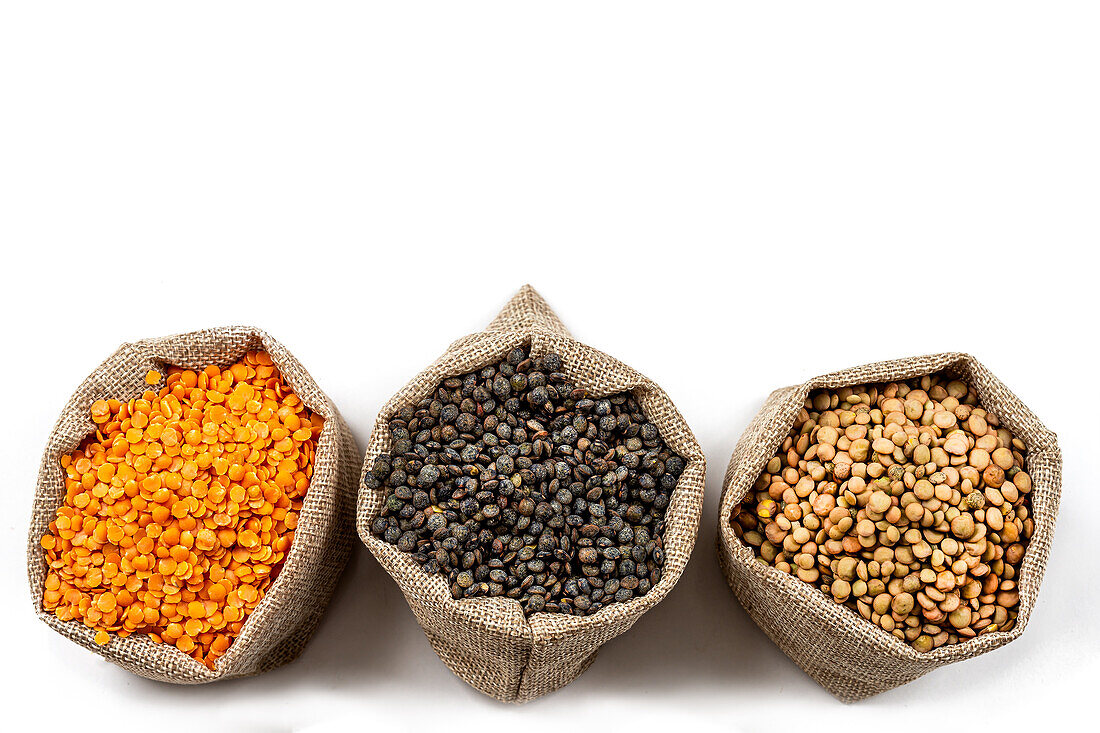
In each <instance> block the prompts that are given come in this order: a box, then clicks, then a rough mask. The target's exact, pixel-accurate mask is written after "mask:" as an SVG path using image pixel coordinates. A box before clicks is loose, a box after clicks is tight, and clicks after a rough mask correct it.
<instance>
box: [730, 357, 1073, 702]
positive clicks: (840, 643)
mask: <svg viewBox="0 0 1100 733" xmlns="http://www.w3.org/2000/svg"><path fill="white" fill-rule="evenodd" d="M941 369H942V370H947V371H949V372H951V373H953V374H955V375H957V376H958V377H960V378H961V379H963V380H965V381H966V382H967V383H968V384H969V385H970V386H971V387H973V388H974V389H976V390H977V392H978V396H979V398H980V401H981V404H982V406H983V407H985V408H986V409H987V410H989V411H990V412H992V413H993V414H995V415H996V416H997V417H998V418H1000V420H1001V424H1002V425H1004V426H1005V427H1006V428H1008V429H1009V430H1011V431H1012V433H1013V435H1015V436H1016V437H1018V438H1020V439H1021V440H1022V441H1024V443H1025V444H1026V445H1027V448H1028V454H1027V471H1028V473H1029V474H1030V475H1031V478H1032V480H1033V489H1032V492H1031V502H1032V516H1033V517H1034V520H1035V532H1034V534H1033V535H1032V537H1031V542H1030V544H1029V546H1028V549H1027V552H1026V554H1025V555H1024V559H1023V565H1022V567H1021V570H1020V575H1019V577H1018V578H1017V580H1018V583H1019V590H1020V609H1019V617H1018V619H1017V622H1016V625H1015V626H1014V627H1013V628H1012V629H1011V630H1010V631H1007V632H991V633H988V634H982V635H981V636H978V637H975V638H974V639H971V640H969V641H965V642H962V643H960V644H955V645H951V646H943V647H940V648H939V649H935V650H933V651H931V652H927V653H921V652H918V651H916V650H915V649H913V648H912V647H911V646H909V645H908V644H906V643H904V642H902V641H900V640H899V639H897V638H895V637H894V636H892V635H891V634H889V633H887V632H886V631H884V630H882V629H881V628H879V627H878V626H877V625H875V624H872V623H871V622H870V621H866V620H865V619H863V618H862V617H861V616H860V615H859V614H857V613H856V612H854V611H852V610H851V609H849V608H847V607H845V606H843V605H840V604H838V603H835V602H834V601H833V600H832V599H831V598H827V597H826V596H825V594H823V593H822V592H821V591H820V590H818V589H817V588H815V587H814V586H812V585H810V584H808V583H804V582H802V581H801V580H799V579H798V578H796V577H794V576H792V575H788V574H786V573H783V572H781V571H779V570H776V569H775V568H773V567H771V566H769V565H765V564H764V563H762V562H759V561H758V560H756V559H755V556H754V553H753V551H752V549H751V548H749V547H747V546H745V545H744V544H743V543H742V542H741V540H740V539H738V537H737V535H736V534H735V533H734V531H733V528H732V527H731V526H730V523H729V518H730V513H731V511H732V510H733V507H734V506H735V505H736V504H737V503H738V502H740V501H741V499H742V497H744V496H745V494H746V493H747V492H748V491H749V490H750V489H751V488H752V485H753V483H754V482H755V481H756V479H757V477H758V476H759V475H760V472H761V471H762V470H763V469H764V466H765V464H766V463H767V462H768V459H770V458H771V457H772V456H773V455H775V452H776V450H777V449H778V448H779V446H780V444H781V443H782V442H783V440H784V438H785V437H786V435H787V433H788V432H789V431H790V429H791V426H792V425H793V424H794V421H795V418H796V417H797V415H798V412H799V410H800V409H801V408H802V406H803V402H804V400H805V399H806V396H807V395H808V394H809V393H810V391H811V390H814V389H818V388H830V389H833V388H838V387H844V386H852V385H859V384H867V383H875V382H889V381H893V380H901V379H909V378H912V377H917V376H923V375H926V374H931V373H933V372H936V371H939V370H941ZM1061 487H1062V454H1061V451H1060V450H1059V449H1058V441H1057V438H1056V436H1055V434H1054V433H1053V432H1051V431H1050V430H1048V429H1047V428H1046V427H1044V426H1043V424H1042V423H1041V422H1039V419H1038V418H1037V417H1035V415H1034V414H1032V412H1031V411H1030V410H1029V409H1028V408H1027V406H1026V405H1024V403H1023V402H1021V401H1020V399H1019V398H1018V397H1016V395H1014V394H1013V393H1012V392H1011V391H1010V390H1009V389H1008V388H1007V387H1005V385H1004V384H1002V383H1001V382H1000V380H998V379H997V378H996V377H995V376H993V374H992V373H990V371H989V370H988V369H986V368H985V367H984V366H982V364H980V363H979V362H978V361H977V360H976V359H974V358H973V357H971V356H969V355H968V354H961V353H946V354H935V355H931V356H919V357H913V358H908V359H896V360H893V361H883V362H878V363H875V364H868V365H866V366H861V367H855V368H852V369H845V370H843V371H839V372H834V373H832V374H826V375H824V376H820V377H815V378H814V379H811V380H810V381H808V382H806V383H804V384H801V385H797V386H793V387H786V388H784V389H779V390H776V391H775V392H773V393H772V394H771V396H769V397H768V400H767V402H765V403H764V406H763V407H762V408H761V409H760V411H759V412H758V413H757V414H756V417H755V418H754V419H753V421H752V422H751V423H750V424H749V426H748V427H747V428H746V429H745V432H744V434H742V436H741V439H740V441H739V442H738V443H737V448H736V449H735V450H734V452H733V457H732V458H731V459H730V464H729V468H728V469H727V470H726V477H725V481H724V483H723V490H722V502H721V508H720V510H719V515H718V516H719V520H718V560H719V562H720V564H721V566H722V570H723V572H724V573H725V576H726V580H727V581H728V582H729V585H730V588H732V589H733V592H734V594H735V595H736V596H737V599H738V600H739V601H740V602H741V605H743V606H744V607H745V610H746V611H748V613H749V615H750V616H751V617H752V619H753V620H754V621H755V622H756V623H757V625H759V626H760V628H761V629H763V630H764V632H765V633H766V634H767V635H768V636H770V637H771V638H772V640H773V641H774V642H775V643H776V644H777V645H778V646H779V648H780V649H782V650H783V652H784V653H785V654H787V656H789V657H790V658H791V659H793V660H794V661H795V663H797V664H798V666H799V667H801V668H802V669H803V670H805V671H806V673H807V674H809V675H810V677H812V678H813V679H814V680H815V681H817V682H818V683H819V684H821V685H822V686H823V687H825V689H827V690H828V691H829V692H831V693H832V694H833V695H835V696H836V697H837V698H839V699H841V700H843V701H845V702H854V701H856V700H862V699H864V698H867V697H870V696H872V695H876V694H878V693H880V692H884V691H886V690H889V689H892V688H894V687H897V686H899V685H903V684H905V683H906V682H911V681H913V680H915V679H917V678H918V677H920V676H921V675H923V674H925V673H927V672H930V671H932V670H933V669H936V668H937V667H942V666H943V665H945V664H951V663H952V662H957V661H960V660H963V659H970V658H971V657H975V656H977V655H979V654H982V653H984V652H987V651H991V650H993V649H996V648H998V647H1000V646H1003V645H1004V644H1007V643H1008V642H1010V641H1012V640H1013V639H1015V638H1016V637H1017V636H1019V635H1020V634H1021V633H1023V630H1024V628H1025V627H1026V626H1027V622H1028V618H1029V617H1030V616H1031V610H1032V608H1034V606H1035V599H1036V595H1037V594H1038V592H1039V584H1040V582H1041V581H1042V579H1043V571H1044V569H1045V568H1046V563H1047V556H1048V554H1049V552H1050V543H1051V537H1052V536H1053V534H1054V522H1055V519H1056V517H1057V514H1058V500H1059V497H1060V496H1061Z"/></svg>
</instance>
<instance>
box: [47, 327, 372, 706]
mask: <svg viewBox="0 0 1100 733" xmlns="http://www.w3.org/2000/svg"><path fill="white" fill-rule="evenodd" d="M358 465H359V462H358V450H357V448H356V445H355V441H354V439H353V438H352V436H351V433H350V431H349V430H348V427H347V425H346V424H345V423H344V420H343V418H342V417H341V416H340V413H339V412H338V411H337V409H336V406H335V405H334V404H333V403H332V400H330V399H329V398H328V397H327V396H326V395H325V393H324V392H322V391H321V389H320V387H318V386H317V384H316V382H314V381H313V378H312V377H311V376H310V375H309V373H308V372H307V371H306V370H305V368H304V367H303V366H302V365H301V364H300V363H299V362H298V360H297V359H295V358H294V356H292V355H291V353H290V352H289V351H287V349H286V348H285V347H284V346H283V345H282V344H280V343H279V342H278V341H276V340H275V339H273V338H272V337H271V336H269V335H268V334H266V333H264V332H263V331H261V330H259V329H256V328H249V327H227V328H213V329H208V330H204V331H196V332H193V333H186V334H179V335H175V336H167V337H164V338H154V339H147V340H143V341H138V342H137V343H132V344H125V345H123V346H122V347H121V348H120V349H119V350H118V351H116V352H115V353H114V354H113V355H112V356H111V357H109V358H108V359H107V360H106V361H104V362H103V363H102V364H101V365H100V366H99V367H98V368H96V370H95V371H94V372H93V373H92V374H91V375H90V376H89V377H88V378H87V379H86V380H85V381H84V383H83V384H81V385H80V387H78V388H77V390H76V392H75V393H74V394H73V396H72V398H71V399H70V400H69V402H68V404H67V405H66V406H65V408H64V409H63V410H62V413H61V417H60V418H59V419H58V421H57V424H56V425H55V426H54V429H53V431H52V433H51V434H50V439H49V442H48V444H47V446H46V451H45V453H44V455H43V457H42V464H41V468H40V470H39V476H38V486H37V489H36V493H35V502H34V512H33V516H32V518H31V526H30V532H29V537H28V548H27V566H28V573H29V578H30V587H31V596H32V601H33V603H34V608H35V613H37V615H38V616H39V618H41V619H42V620H43V621H45V622H46V623H47V624H49V625H50V626H51V627H53V628H54V629H55V630H56V631H57V632H58V633H60V634H62V635H64V636H66V637H68V638H70V639H72V640H73V641H75V642H77V643H78V644H80V645H81V646H83V647H85V648H87V649H90V650H92V651H94V652H96V653H98V654H100V655H101V656H103V657H104V658H106V659H107V660H109V661H111V662H114V663H115V664H117V665H119V666H120V667H123V668H124V669H127V670H129V671H131V672H134V673H135V674H139V675H141V676H143V677H148V678H150V679H155V680H160V681H164V682H175V683H180V684H198V683H203V682H212V681H215V680H220V679H229V678H234V677H243V676H248V675H254V674H258V673H260V672H264V671H267V670H269V669H272V668H274V667H277V666H279V665H281V664H285V663H286V662H289V661H291V660H293V659H294V658H295V657H297V656H298V654H299V653H300V652H301V650H302V648H303V647H304V645H305V643H306V642H307V641H308V640H309V638H310V636H312V634H313V631H314V629H315V628H316V627H317V623H318V621H319V620H320V618H321V614H322V613H323V612H324V609H325V606H326V605H327V603H328V600H329V598H330V596H331V594H332V591H333V588H334V586H335V584H336V581H337V579H338V578H339V576H340V573H341V572H342V571H343V568H344V564H345V563H346V561H347V558H348V555H349V553H350V550H351V536H352V533H351V516H352V511H353V506H354V492H355V476H356V471H357V468H358Z"/></svg>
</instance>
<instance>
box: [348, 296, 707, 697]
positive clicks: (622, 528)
mask: <svg viewBox="0 0 1100 733" xmlns="http://www.w3.org/2000/svg"><path fill="white" fill-rule="evenodd" d="M705 467H706V466H705V459H704V456H703V452H702V450H701V448H700V447H699V444H698V443H697V442H696V440H695V438H694V436H693V435H692V433H691V430H690V429H689V428H688V426H687V423H686V422H685V421H684V419H683V417H682V416H681V415H680V413H679V412H678V411H677V410H676V408H675V406H674V405H673V404H672V401H671V400H670V399H669V398H668V396H667V395H666V394H665V393H664V391H662V390H661V388H660V387H658V386H657V385H656V384H654V383H653V382H651V381H650V380H649V379H647V378H646V377H644V376H642V375H641V374H639V373H638V372H636V371H634V370H633V369H631V368H630V367H628V366H626V365H625V364H622V363H621V362H619V361H616V360H615V359H613V358H611V357H609V356H607V355H606V354H603V353H601V352H599V351H596V350H595V349H592V348H590V347H588V346H586V345H585V344H582V343H580V342H578V341H576V340H574V339H573V338H571V337H570V335H569V332H568V331H567V330H566V329H565V327H564V326H563V325H562V323H561V321H559V320H558V317H557V316H556V315H555V314H554V312H553V311H552V310H551V309H550V308H549V306H548V305H547V304H546V302H545V301H544V300H543V299H542V298H541V297H540V296H539V295H538V294H537V293H536V292H535V291H534V290H533V289H532V288H531V287H530V286H525V287H524V288H523V289H522V290H520V292H519V293H518V294H517V295H516V296H515V297H514V298H513V299H512V301H511V302H510V303H508V305H507V306H506V307H505V308H504V310H503V311H501V313H500V314H499V315H498V316H497V318H496V319H495V320H494V321H493V322H492V323H491V324H489V327H488V328H487V329H486V330H485V331H483V332H481V333H476V334H473V335H470V336H467V337H465V338H462V339H459V340H458V341H456V342H454V343H453V344H451V346H450V347H449V348H448V349H447V351H446V352H445V353H444V354H443V355H442V356H441V357H440V358H439V359H437V360H436V361H435V363H433V364H432V365H431V366H429V367H428V368H427V369H426V370H424V371H423V372H421V373H420V374H419V375H418V376H417V377H416V378H414V379H413V380H412V381H411V382H409V384H408V385H406V386H405V387H404V388H403V389H402V390H401V391H400V392H398V393H397V394H396V395H394V397H393V398H392V399H391V400H390V401H389V402H387V403H386V405H385V406H384V407H383V408H382V410H381V412H380V413H379V415H378V419H377V422H376V423H375V428H374V432H373V434H372V436H371V440H370V444H369V446H368V448H367V455H366V460H365V462H364V464H363V473H362V477H361V482H360V493H359V509H358V530H359V535H360V537H362V539H363V541H364V542H365V543H366V545H367V547H368V548H370V550H371V552H372V553H374V556H375V557H376V558H377V559H378V561H379V562H380V563H381V564H382V566H383V567H384V568H385V569H386V571H387V572H389V574H390V575H392V576H393V578H394V580H396V581H397V583H398V584H399V585H400V586H401V590H402V592H403V593H404V594H405V597H406V599H407V601H408V603H409V606H410V608H411V609H412V611H413V613H414V614H415V616H416V619H417V621H418V622H419V623H420V625H421V626H422V627H423V629H424V632H425V633H426V634H427V636H428V639H429V641H430V642H431V644H432V646H433V647H434V648H435V650H436V652H437V653H438V654H439V656H440V658H441V659H442V660H443V662H444V663H445V664H446V665H447V666H448V667H449V668H450V669H451V670H452V671H453V672H454V673H455V674H456V675H458V676H459V677H460V678H462V679H463V680H464V681H466V682H467V683H469V684H470V685H472V686H473V687H475V688H476V689H478V690H480V691H481V692H483V693H485V694H487V695H490V696H492V697H495V698H497V699H499V700H502V701H505V702H515V703H521V702H527V701H529V700H533V699H535V698H537V697H539V696H541V695H544V694H546V693H548V692H551V691H553V690H556V689H558V688H559V687H562V686H563V685H566V684H568V683H569V682H571V681H573V680H574V679H576V678H577V677H578V676H579V675H580V674H581V673H582V672H584V671H585V670H586V669H587V668H588V666H589V665H590V664H591V663H592V661H593V659H594V658H595V656H596V652H597V650H598V649H599V647H600V646H601V645H603V644H604V643H605V642H607V641H609V640H610V639H613V638H614V637H616V636H618V635H619V634H622V633H623V632H625V631H627V630H628V629H629V628H630V627H631V626H632V625H633V624H634V622H636V621H637V620H638V619H639V618H640V617H641V615H642V614H643V613H645V612H646V611H647V610H649V609H650V608H652V607H653V606H654V605H656V604H657V603H658V602H659V601H660V600H661V599H662V598H664V596H665V595H666V594H667V593H668V592H669V590H671V588H672V586H673V585H675V583H676V581H677V580H678V579H679V577H680V575H681V573H682V572H683V569H684V566H685V565H686V564H687V561H688V557H689V555H690V554H691V550H692V547H693V545H694V543H695V536H696V532H697V530H698V523H699V516H700V511H701V507H702V500H703V484H704V475H705Z"/></svg>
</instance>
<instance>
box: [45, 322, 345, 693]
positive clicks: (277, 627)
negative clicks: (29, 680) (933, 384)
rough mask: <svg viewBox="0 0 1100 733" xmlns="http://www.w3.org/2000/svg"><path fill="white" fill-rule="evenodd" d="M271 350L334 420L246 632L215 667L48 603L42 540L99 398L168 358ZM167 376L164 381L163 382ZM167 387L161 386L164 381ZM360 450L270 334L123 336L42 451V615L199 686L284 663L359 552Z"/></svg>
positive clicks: (103, 652) (181, 360) (125, 392)
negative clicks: (66, 465) (70, 617)
mask: <svg viewBox="0 0 1100 733" xmlns="http://www.w3.org/2000/svg"><path fill="white" fill-rule="evenodd" d="M252 349H263V350H265V351H267V352H268V353H269V354H270V355H271V358H272V361H274V363H275V364H276V365H277V366H278V367H279V370H280V371H281V372H282V375H283V377H284V378H285V379H286V381H287V382H288V383H289V384H290V386H291V387H293V389H294V391H295V392H296V393H297V394H298V396H299V397H301V398H302V400H303V402H305V404H306V405H307V406H308V407H309V408H310V409H311V410H313V411H314V412H316V413H318V414H320V415H321V416H322V417H324V418H325V425H324V429H323V430H322V433H321V438H320V440H319V441H318V446H317V452H316V457H315V464H314V472H313V478H312V480H311V483H310V488H309V491H308V492H307V494H306V498H305V500H304V503H303V506H302V512H301V515H300V518H299V522H298V527H297V529H296V530H295V535H294V544H293V545H292V546H291V549H290V552H289V553H288V555H287V558H286V561H285V562H284V564H283V567H282V569H281V571H280V573H279V576H278V577H277V578H276V579H275V582H274V583H272V585H271V588H270V589H269V590H268V592H267V594H266V595H265V596H264V598H263V600H262V601H261V602H260V604H259V605H258V606H257V607H256V609H255V611H253V613H252V614H250V615H249V617H248V620H247V621H246V622H245V624H244V627H243V629H242V630H241V633H240V635H239V636H238V637H237V638H236V640H234V642H233V644H232V645H231V646H230V647H229V650H228V651H227V652H226V653H225V655H224V656H222V657H221V658H220V659H218V660H217V662H215V667H216V668H215V669H213V670H211V669H208V668H207V667H205V666H204V665H202V664H200V663H199V662H196V661H195V660H194V659H192V658H191V657H189V656H187V655H186V654H184V653H183V652H181V651H180V650H178V649H176V648H175V647H174V646H171V645H169V644H160V643H157V642H154V641H152V640H151V639H150V638H149V637H148V636H146V635H144V634H135V635H133V636H129V637H126V638H124V639H120V638H118V637H115V636H113V635H112V638H111V641H110V643H108V644H107V645H106V646H99V645H97V644H95V643H94V641H93V636H94V633H95V632H94V631H93V630H92V629H90V628H88V627H87V626H85V625H84V624H83V623H81V622H79V621H61V620H59V619H58V618H57V617H56V616H54V615H53V614H51V613H48V612H46V611H45V610H44V609H43V607H42V593H43V589H44V582H45V577H46V570H47V567H46V561H45V557H44V554H43V551H42V548H41V546H40V544H39V541H40V540H41V538H42V536H43V535H44V534H45V533H46V532H47V531H48V527H49V523H50V522H51V521H52V520H53V519H54V517H55V515H56V511H57V508H58V507H59V506H60V505H61V502H62V500H63V498H64V496H65V479H64V474H63V472H62V470H61V464H60V459H61V456H62V455H63V454H65V453H68V452H70V451H72V450H74V449H75V448H77V447H78V446H79V445H80V443H81V441H83V439H84V438H85V437H87V436H88V435H90V434H91V433H92V432H94V430H95V424H94V423H93V422H92V421H91V419H90V417H89V410H90V408H91V405H92V403H93V402H94V401H96V400H98V399H108V398H116V399H120V400H121V399H130V398H133V397H138V396H140V395H141V393H142V392H144V391H145V390H146V389H151V388H150V387H149V386H148V385H146V384H145V374H146V372H147V371H148V370H150V369H157V370H161V371H162V372H163V370H164V368H165V367H166V366H169V365H172V366H181V367H185V368H190V369H202V368H204V367H206V366H209V365H211V364H216V365H218V366H220V367H226V366H228V365H230V364H232V363H233V362H235V361H237V360H238V359H239V358H240V357H242V356H243V355H244V354H245V353H246V352H247V351H249V350H252ZM162 384H163V382H162ZM158 388H159V387H158ZM358 464H359V451H358V448H357V447H356V445H355V440H354V439H353V438H352V435H351V431H349V430H348V426H347V424H346V423H345V422H344V419H343V418H342V417H341V416H340V413H339V411H337V409H336V406H335V405H334V404H333V402H332V400H330V399H329V398H328V397H327V396H326V395H325V393H324V392H322V391H321V389H320V387H318V386H317V383H316V382H314V381H313V378H312V377H311V376H310V375H309V373H308V372H307V371H306V370H305V368H304V367H303V366H302V365H301V364H300V363H299V362H298V360H297V359H295V358H294V357H293V356H292V355H291V353H290V352H289V351H287V350H286V348H285V347H284V346H283V345H282V344H280V343H279V342H278V341H276V340H275V339H273V338H272V337H271V336H269V335H268V334H266V333H265V332H263V331H261V330H259V329H256V328H250V327H246V326H232V327H224V328H211V329H207V330H203V331H195V332H193V333H185V334H179V335H175V336H166V337H164V338H154V339H146V340H143V341H138V342H136V343H132V344H124V345H123V346H122V347H121V348H119V349H118V351H116V352H115V353H114V354H113V355H111V356H110V357H109V358H108V359H107V360H106V361H104V362H103V363H102V364H101V365H99V367H97V368H96V370H95V371H94V372H92V374H91V375H89V377H88V378H87V379H86V380H84V383H83V384H81V385H80V386H79V387H78V388H77V390H76V392H74V393H73V396H72V397H71V398H70V399H69V402H68V404H66V405H65V408H64V409H63V410H62V412H61V416H60V418H58V421H57V424H56V425H55V426H54V428H53V430H52V431H51V433H50V438H49V442H48V443H47V445H46V450H45V452H44V454H43V456H42V463H41V468H40V469H39V474H38V485H37V488H36V491H35V499H34V509H33V513H32V517H31V526H30V531H29V533H28V537H27V570H28V576H29V579H30V590H31V600H32V601H33V603H34V611H35V614H36V615H37V616H38V617H39V618H40V619H42V620H43V621H44V622H46V623H47V624H48V625H49V626H50V627H52V628H53V629H54V630H56V631H57V632H58V633H60V634H62V635H63V636H66V637H68V638H69V639H72V640H73V641H75V642H76V643H78V644H80V645H81V646H83V647H85V648H86V649H90V650H91V651H93V652H95V653H97V654H99V655H100V656H102V657H104V658H105V659H107V660H108V661H111V662H114V663H115V664H117V665H119V666H120V667H122V668H124V669H127V670H129V671H131V672H133V673H135V674H138V675H141V676H142V677H147V678H149V679H153V680H160V681H163V682H175V683H179V684H199V683H203V682H213V681H215V680H221V679H230V678H234V677H245V676H248V675H254V674H258V673H260V672H265V671H267V670H269V669H272V668H274V667H278V666H279V665H282V664H285V663H287V662H289V661H291V660H292V659H294V658H295V657H297V656H298V654H299V653H300V652H301V650H302V648H303V647H304V646H305V643H306V642H307V641H308V640H309V638H310V636H312V635H313V631H314V629H315V628H316V627H317V623H318V621H319V620H320V618H321V615H322V613H324V610H325V606H326V605H327V604H328V601H329V598H330V597H331V595H332V591H333V588H334V587H335V585H336V581H337V579H338V578H339V577H340V573H341V572H342V570H343V568H344V564H345V563H346V562H347V559H348V556H349V554H350V551H351V536H352V534H351V515H352V507H353V505H354V501H355V499H354V496H355V477H356V471H357V468H358Z"/></svg>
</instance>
